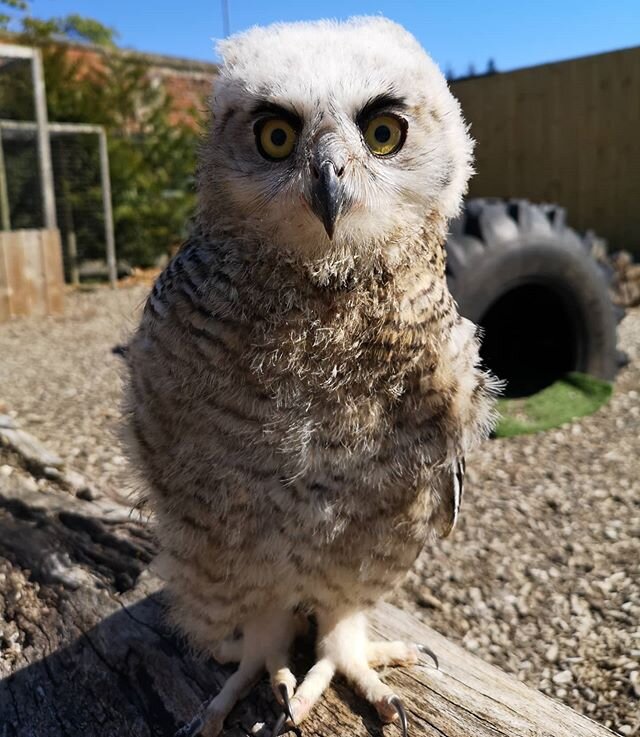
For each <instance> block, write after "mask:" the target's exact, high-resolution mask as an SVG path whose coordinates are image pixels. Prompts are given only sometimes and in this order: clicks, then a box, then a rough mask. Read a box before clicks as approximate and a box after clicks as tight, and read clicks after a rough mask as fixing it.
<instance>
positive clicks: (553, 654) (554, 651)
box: [544, 642, 558, 663]
mask: <svg viewBox="0 0 640 737" xmlns="http://www.w3.org/2000/svg"><path fill="white" fill-rule="evenodd" d="M544 657H545V659H546V660H547V662H549V663H555V662H556V660H557V659H558V645H557V644H556V643H555V642H554V643H553V645H550V646H549V647H548V648H547V652H546V653H545V654H544Z"/></svg>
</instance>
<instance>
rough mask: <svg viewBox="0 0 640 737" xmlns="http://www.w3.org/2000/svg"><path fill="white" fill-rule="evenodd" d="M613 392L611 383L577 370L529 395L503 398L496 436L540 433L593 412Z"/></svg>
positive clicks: (506, 436) (500, 402)
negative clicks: (518, 397) (517, 397)
mask: <svg viewBox="0 0 640 737" xmlns="http://www.w3.org/2000/svg"><path fill="white" fill-rule="evenodd" d="M612 391H613V386H612V384H610V383H608V382H606V381H602V380H601V379H595V378H594V377H593V376H587V375H586V374H580V373H577V372H576V373H571V374H567V376H565V377H564V378H563V379H560V380H559V381H556V382H555V384H552V385H551V386H548V387H547V388H546V389H543V390H542V391H541V392H538V393H537V394H533V395H531V396H530V397H524V398H522V399H501V400H499V401H498V411H499V412H500V419H499V421H498V426H497V427H496V429H495V436H496V437H498V438H508V437H512V436H513V435H524V434H526V433H533V432H540V431H541V430H548V429H549V428H551V427H558V425H562V424H564V423H565V422H570V421H571V420H573V419H575V418H576V417H583V416H584V415H590V414H591V413H592V412H595V411H596V410H597V409H598V408H599V407H601V406H602V405H603V404H604V403H605V402H606V401H607V400H608V399H609V397H610V396H611V393H612Z"/></svg>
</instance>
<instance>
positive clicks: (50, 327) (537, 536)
mask: <svg viewBox="0 0 640 737" xmlns="http://www.w3.org/2000/svg"><path fill="white" fill-rule="evenodd" d="M145 293H146V288H145V287H142V286H138V287H131V288H126V289H119V290H117V291H115V292H113V291H110V290H107V289H98V290H96V291H95V292H91V293H75V294H72V295H70V296H69V299H68V303H67V311H66V314H65V316H64V317H63V318H57V319H47V320H33V319H31V320H22V321H20V322H15V323H10V324H6V325H0V357H1V358H0V412H1V411H3V407H2V404H4V405H6V407H5V408H4V409H5V411H8V412H9V413H10V414H15V415H16V416H17V417H18V418H19V421H20V424H21V426H22V427H23V428H24V429H25V430H28V431H29V432H32V433H33V434H34V435H36V436H37V437H38V438H39V439H40V440H42V441H43V442H44V443H45V444H47V445H49V446H50V447H51V449H53V450H55V451H56V452H57V453H59V454H60V455H61V456H62V457H63V459H65V460H66V461H67V462H68V463H69V464H70V465H71V466H72V467H73V468H75V469H76V470H78V471H80V472H81V473H84V474H86V475H87V476H88V477H90V478H91V479H93V480H94V481H95V480H98V479H99V485H100V486H101V487H102V489H103V490H104V491H107V492H108V493H110V494H122V495H124V496H126V495H127V494H128V493H129V492H130V491H131V490H130V489H129V488H128V486H127V473H126V466H125V460H124V457H123V453H122V451H121V449H120V448H119V446H118V441H117V439H116V436H115V434H114V431H115V429H116V427H117V422H118V417H119V403H120V386H121V383H120V370H121V365H120V359H118V358H117V357H116V356H114V355H112V354H111V348H112V346H113V345H114V344H116V343H118V342H121V341H122V340H124V339H125V338H126V335H127V333H128V331H129V330H130V329H131V327H132V326H133V324H134V317H133V316H134V315H135V312H136V310H137V308H139V306H140V305H141V304H142V302H143V300H144V296H145ZM620 343H621V346H622V347H623V348H624V349H625V350H626V351H627V352H628V353H629V355H630V356H631V363H630V365H629V366H628V367H627V368H626V369H624V370H623V371H622V373H621V374H620V377H619V379H618V382H617V384H616V391H615V394H614V397H613V399H612V401H611V402H610V403H609V405H607V406H606V407H604V408H602V409H601V410H600V411H599V412H597V413H596V414H595V415H592V416H591V417H587V418H584V419H582V420H580V421H577V422H574V423H573V424H571V425H568V426H565V427H563V428H562V429H559V430H551V431H549V432H547V433H544V434H540V435H535V436H523V437H519V438H510V439H505V440H494V441H492V442H490V443H487V444H486V445H485V446H484V448H483V449H482V450H481V451H480V452H478V453H476V454H475V456H474V457H473V458H470V459H469V462H468V467H469V472H468V483H467V488H466V496H465V504H464V507H463V515H462V520H461V523H460V525H459V527H458V529H457V530H456V531H455V533H454V534H453V535H452V537H451V538H450V539H448V540H445V541H444V542H442V543H439V544H438V545H437V546H436V545H434V546H429V547H428V548H427V549H425V551H424V553H423V555H422V556H421V558H420V559H419V561H418V563H417V565H416V566H415V568H414V570H413V571H412V572H411V574H410V576H409V578H408V579H407V582H406V584H405V585H404V586H403V588H402V589H401V590H400V591H399V592H398V593H397V594H396V595H395V597H394V598H395V601H396V603H399V604H400V605H402V606H404V607H406V608H408V609H411V610H413V611H414V612H415V613H416V614H417V615H418V616H419V617H420V618H421V619H424V620H425V621H426V622H428V623H429V624H430V625H432V626H433V627H435V628H436V629H437V630H439V631H441V632H442V633H444V634H446V635H447V636H450V637H451V638H452V639H454V640H457V641H458V642H462V643H463V645H464V646H465V647H467V648H468V649H469V650H471V651H472V652H474V653H476V654H478V655H479V656H480V657H482V658H484V659H485V660H488V661H490V662H492V663H495V664H496V665H498V666H500V667H501V668H503V669H505V670H507V671H509V672H511V673H514V674H515V675H517V677H518V678H519V679H521V680H522V681H524V682H525V683H527V684H529V685H530V686H533V687H535V688H539V689H541V690H542V691H544V692H545V693H547V694H549V695H551V696H553V697H555V698H557V699H559V700H561V701H563V702H565V703H566V704H568V705H570V706H572V707H573V708H575V709H577V710H579V711H581V712H583V713H585V714H587V715H589V716H591V717H592V718H594V719H596V720H597V721H599V722H601V723H602V724H604V725H606V726H608V727H611V728H612V729H614V730H616V731H618V732H619V733H620V734H623V735H640V708H639V707H640V439H639V438H640V309H635V310H634V311H631V312H630V313H629V314H628V316H627V317H626V318H625V320H624V321H623V323H622V324H621V326H620Z"/></svg>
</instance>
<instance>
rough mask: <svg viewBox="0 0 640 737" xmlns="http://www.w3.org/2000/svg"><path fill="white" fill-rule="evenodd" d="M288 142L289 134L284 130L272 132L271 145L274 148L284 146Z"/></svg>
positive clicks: (277, 129) (279, 129) (278, 129)
mask: <svg viewBox="0 0 640 737" xmlns="http://www.w3.org/2000/svg"><path fill="white" fill-rule="evenodd" d="M286 142H287V132H286V131H285V130H282V128H276V129H275V130H272V131H271V143H273V145H274V146H284V144H285V143H286Z"/></svg>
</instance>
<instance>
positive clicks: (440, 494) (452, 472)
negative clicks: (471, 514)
mask: <svg viewBox="0 0 640 737" xmlns="http://www.w3.org/2000/svg"><path fill="white" fill-rule="evenodd" d="M464 472H465V462H464V458H460V459H458V460H457V461H456V462H455V463H454V464H453V465H452V466H449V467H448V468H445V469H442V470H441V471H440V472H439V473H438V476H437V479H436V489H435V492H436V499H435V509H434V512H433V515H432V517H431V523H432V524H433V527H434V529H435V531H436V532H437V534H438V536H439V537H441V538H442V537H447V536H448V535H450V534H451V531H452V530H453V528H454V527H455V526H456V522H457V521H458V515H459V514H460V505H461V504H462V494H463V491H464Z"/></svg>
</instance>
